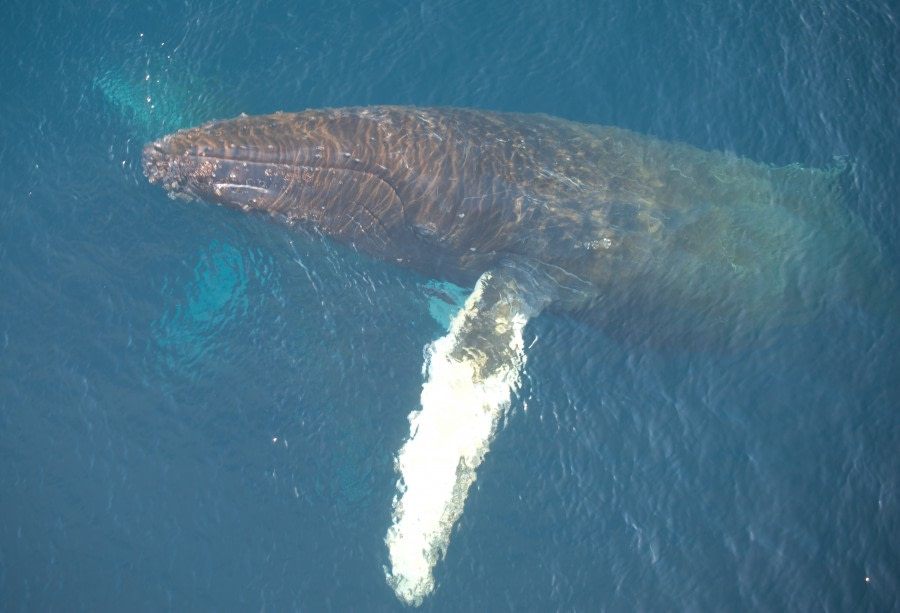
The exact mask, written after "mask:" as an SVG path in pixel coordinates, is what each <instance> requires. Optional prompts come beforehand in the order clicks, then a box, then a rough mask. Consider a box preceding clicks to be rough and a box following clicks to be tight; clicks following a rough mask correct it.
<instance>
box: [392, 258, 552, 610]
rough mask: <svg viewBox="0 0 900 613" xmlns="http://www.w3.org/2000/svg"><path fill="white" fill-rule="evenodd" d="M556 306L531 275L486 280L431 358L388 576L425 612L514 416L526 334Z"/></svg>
mask: <svg viewBox="0 0 900 613" xmlns="http://www.w3.org/2000/svg"><path fill="white" fill-rule="evenodd" d="M548 300H549V295H548V293H547V292H544V291H542V290H541V288H540V287H538V286H537V284H536V283H535V282H534V279H533V278H532V276H531V275H530V274H529V272H527V271H524V270H522V269H520V268H517V267H513V266H503V267H501V268H498V269H495V270H492V271H488V272H486V273H484V274H483V275H482V276H481V277H480V278H479V279H478V282H477V283H476V285H475V289H474V290H473V291H472V294H471V295H470V296H469V298H468V299H467V300H466V302H465V305H464V306H463V308H462V309H461V310H460V311H459V312H458V313H457V314H456V316H455V317H454V318H453V320H452V321H451V323H450V330H449V332H448V333H447V335H446V336H443V337H441V338H439V339H437V340H436V341H434V342H433V343H431V345H429V346H428V347H427V349H426V359H425V368H424V370H425V384H424V385H423V387H422V407H421V410H418V411H414V412H413V413H411V414H410V416H409V421H410V436H409V439H408V440H407V441H406V443H405V444H404V445H403V447H402V448H401V449H400V451H399V453H398V454H397V458H396V461H395V468H396V470H397V472H398V473H399V474H400V480H399V481H398V484H397V488H398V493H397V496H396V497H395V498H394V512H393V525H392V526H391V527H390V528H389V529H388V533H387V537H386V538H385V541H386V543H387V545H388V550H389V554H390V560H391V568H390V569H385V571H386V574H387V580H388V583H389V584H390V585H391V587H393V588H394V591H395V592H396V594H397V597H398V598H400V600H402V601H403V602H405V603H407V604H412V605H419V604H421V603H422V601H423V599H424V598H425V596H427V595H428V594H429V593H430V592H431V591H432V590H433V589H434V577H433V574H432V570H433V568H434V566H435V564H436V563H437V561H438V559H440V558H442V557H443V555H444V553H445V551H446V549H447V544H448V542H449V540H450V532H451V530H452V528H453V525H454V524H455V523H456V520H457V519H458V518H459V517H460V515H461V514H462V510H463V503H464V502H465V499H466V495H467V493H468V490H469V486H470V485H471V484H472V482H473V481H475V470H476V469H477V468H478V465H479V464H481V461H482V460H483V459H484V456H485V454H486V453H487V451H488V447H489V445H490V443H491V440H492V439H493V437H494V434H495V433H496V431H497V426H498V424H499V423H500V422H501V421H502V418H503V416H504V414H505V413H506V411H507V410H508V409H509V406H510V400H511V395H512V392H513V391H514V390H515V389H516V388H517V387H518V385H519V383H520V377H521V372H522V368H523V366H524V364H525V350H524V342H523V336H522V332H523V329H524V328H525V324H526V323H527V322H528V320H529V319H530V318H531V317H533V316H534V315H536V314H537V313H538V312H540V310H541V309H542V308H543V307H544V306H545V304H546V303H547V302H548Z"/></svg>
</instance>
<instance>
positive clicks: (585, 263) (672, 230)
mask: <svg viewBox="0 0 900 613" xmlns="http://www.w3.org/2000/svg"><path fill="white" fill-rule="evenodd" d="M144 169H145V174H146V176H147V177H148V178H149V180H150V181H151V182H152V183H158V184H160V185H161V186H162V187H163V188H164V189H166V190H167V191H168V192H169V195H170V196H172V197H175V198H185V199H199V200H204V201H208V202H214V203H217V204H221V205H225V206H228V207H231V208H236V209H238V210H242V211H247V212H250V211H258V212H262V213H264V214H266V215H268V216H270V217H271V218H272V219H273V220H275V221H277V222H279V223H283V224H286V225H288V226H295V225H302V226H304V227H308V228H313V229H314V230H315V231H316V232H319V233H322V234H324V235H325V236H327V237H329V238H331V239H333V240H335V241H337V242H340V243H344V244H349V245H352V246H353V247H354V248H356V249H359V250H361V251H364V252H366V253H368V254H371V255H372V256H374V257H378V258H381V259H384V260H386V261H389V262H393V263H396V264H398V265H400V266H405V267H409V268H412V269H414V270H416V271H418V272H419V273H421V274H423V275H426V276H428V277H433V278H438V279H444V280H448V281H452V282H454V283H456V284H458V285H462V286H467V287H472V286H474V290H473V292H472V294H471V296H469V298H468V300H467V301H466V304H465V305H464V307H463V309H462V310H461V311H460V312H459V313H458V314H457V315H456V317H455V318H454V319H453V321H452V322H451V325H450V330H449V331H448V333H447V335H446V336H444V337H441V338H440V339H438V340H436V341H435V342H434V343H432V344H431V345H430V346H429V347H428V350H427V352H426V372H427V375H426V381H425V383H424V385H423V390H422V397H421V399H422V406H421V408H420V409H418V410H415V411H413V412H412V414H411V415H410V422H411V423H410V436H409V438H408V439H407V441H406V442H405V444H404V445H403V447H402V449H401V450H400V452H399V453H398V455H397V459H396V467H397V470H398V473H399V474H400V479H399V482H398V494H397V496H396V498H395V500H394V523H393V525H392V526H391V527H390V528H389V530H388V535H387V538H386V541H387V544H388V549H389V556H390V560H391V567H390V568H389V569H387V571H386V574H387V579H388V583H389V584H390V585H391V586H392V587H393V588H394V590H395V592H396V594H397V596H398V597H399V598H400V599H401V600H403V601H404V602H406V603H409V604H414V605H416V604H420V603H421V602H422V601H423V599H424V598H425V596H427V594H429V593H430V592H431V591H432V590H433V588H434V577H433V568H434V566H435V564H436V562H437V561H438V560H439V559H440V558H441V557H443V555H444V554H445V552H446V549H447V544H448V542H449V537H450V533H451V530H452V527H453V525H454V523H455V521H456V520H457V519H458V517H459V516H460V514H461V512H462V506H463V502H464V500H465V497H466V494H467V492H468V489H469V486H470V485H471V483H472V482H473V481H474V479H475V476H476V475H475V469H476V468H477V466H478V465H479V464H480V463H481V461H482V460H483V458H484V455H485V453H486V452H487V450H488V446H489V443H490V441H491V440H492V439H493V437H494V435H495V434H496V431H497V428H498V424H499V423H500V422H502V418H503V416H504V414H505V411H506V410H507V409H508V407H509V405H510V395H511V392H512V391H513V390H514V389H515V388H516V387H517V386H518V384H519V376H520V373H521V372H522V369H523V367H524V364H525V349H524V344H523V337H522V331H523V329H524V327H525V325H526V324H527V322H528V321H529V319H531V318H532V317H534V316H536V315H537V314H538V313H540V312H542V311H544V310H553V311H558V312H567V313H571V314H573V315H574V316H576V317H580V318H583V319H585V320H587V321H589V322H591V323H594V324H595V325H599V326H601V327H602V328H603V329H604V330H607V331H609V332H610V334H613V335H615V336H618V337H621V338H628V339H630V340H632V341H637V342H645V341H646V342H654V341H660V342H667V341H672V340H675V341H677V342H681V341H682V340H685V339H689V338H701V339H704V340H709V339H719V340H722V339H724V340H725V344H729V343H730V342H731V341H736V340H737V339H742V338H744V337H747V336H751V337H752V336H753V335H754V334H756V333H758V331H759V330H762V329H766V328H771V327H773V326H778V325H782V324H784V323H786V322H790V321H793V320H795V319H796V318H798V317H803V316H804V313H808V312H809V311H810V310H814V309H815V308H817V307H818V306H819V305H821V303H822V301H823V296H825V295H826V293H827V288H833V287H838V288H840V290H839V291H843V292H844V293H845V294H847V295H852V294H853V293H854V292H856V291H857V290H859V288H860V287H861V286H863V285H864V284H865V283H866V282H867V280H868V279H870V278H871V275H870V274H868V272H867V270H868V269H865V267H864V266H861V265H860V262H861V261H866V260H871V259H872V258H870V257H869V252H868V251H866V247H865V246H864V244H865V242H866V241H864V240H862V239H861V238H860V237H861V236H862V235H861V234H860V231H859V229H858V228H857V225H858V224H856V222H855V221H854V220H853V219H852V218H851V217H850V216H849V214H848V213H847V211H846V210H845V209H844V207H843V206H842V205H841V202H840V190H839V187H838V183H839V181H838V177H839V174H840V173H839V170H817V169H806V168H802V167H799V166H787V167H781V168H775V167H771V166H767V165H764V164H760V163H757V162H753V161H751V160H748V159H745V158H741V157H738V156H736V155H733V154H726V153H721V152H709V151H703V150H700V149H697V148H695V147H692V146H690V145H686V144H681V143H671V142H665V141H661V140H657V139H654V138H651V137H648V136H643V135H640V134H636V133H634V132H631V131H628V130H624V129H621V128H615V127H606V126H594V125H585V124H579V123H574V122H570V121H566V120H563V119H559V118H555V117H550V116H546V115H522V114H513V113H498V112H489V111H482V110H468V109H449V108H416V107H366V108H345V109H324V110H309V111H305V112H301V113H276V114H273V115H267V116H256V117H248V116H241V117H238V118H235V119H232V120H229V121H220V122H213V123H209V124H206V125H204V126H200V127H197V128H192V129H189V130H182V131H180V132H177V133H175V134H172V135H169V136H166V137H164V138H162V139H160V140H158V141H156V142H154V143H151V144H149V145H147V147H146V148H145V150H144Z"/></svg>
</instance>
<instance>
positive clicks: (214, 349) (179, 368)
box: [151, 239, 271, 380]
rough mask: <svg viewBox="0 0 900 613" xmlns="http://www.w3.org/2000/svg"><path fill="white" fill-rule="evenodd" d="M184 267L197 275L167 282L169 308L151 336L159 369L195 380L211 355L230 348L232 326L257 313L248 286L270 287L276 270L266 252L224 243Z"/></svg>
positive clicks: (215, 244)
mask: <svg viewBox="0 0 900 613" xmlns="http://www.w3.org/2000/svg"><path fill="white" fill-rule="evenodd" d="M184 264H185V266H186V267H190V269H191V274H190V276H189V277H188V278H182V277H181V276H180V275H176V276H175V277H174V278H172V279H168V278H167V279H166V281H165V284H164V285H163V290H162V292H163V296H164V301H165V303H166V305H167V306H166V309H165V311H164V312H163V313H162V314H161V315H160V316H159V318H158V319H156V320H155V321H154V322H153V323H152V325H151V333H152V337H153V344H154V348H153V352H154V354H155V355H156V361H157V363H158V365H159V367H160V368H162V369H164V370H165V371H168V372H170V373H176V374H179V375H182V376H185V377H187V378H188V379H191V380H193V379H194V378H196V376H197V374H198V373H200V372H202V371H203V367H202V365H203V363H204V362H205V361H206V360H207V358H208V357H209V356H211V355H213V354H219V353H221V352H222V351H224V350H225V348H226V347H227V346H228V341H229V332H230V328H231V326H232V325H233V324H235V323H236V322H239V321H242V320H244V319H246V318H247V316H248V314H249V313H250V312H251V310H252V309H251V306H250V300H249V298H248V287H249V286H250V285H251V283H255V284H257V285H260V286H264V285H266V284H267V282H268V280H269V279H270V275H271V266H270V265H269V263H268V260H267V259H266V258H264V257H263V255H262V252H261V251H259V250H246V251H242V250H241V249H238V248H237V247H234V246H232V245H230V244H228V243H226V242H223V241H221V240H219V239H214V240H212V241H211V242H210V244H209V247H207V248H206V249H205V250H204V251H203V252H201V253H200V254H198V255H197V256H196V257H195V258H193V263H191V262H188V261H186V262H184Z"/></svg>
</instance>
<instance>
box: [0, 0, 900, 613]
mask: <svg viewBox="0 0 900 613" xmlns="http://www.w3.org/2000/svg"><path fill="white" fill-rule="evenodd" d="M2 17H3V19H2V21H0V23H2V25H0V28H2V36H0V111H2V113H0V117H2V119H0V288H2V290H0V466H2V469H0V609H3V610H10V611H18V610H24V611H31V610H65V611H82V610H83V611H104V610H148V611H149V610H160V609H174V610H224V611H230V610H240V611H243V610H257V609H258V610H262V609H266V610H294V609H303V610H328V609H334V610H399V609H402V608H404V607H403V606H402V605H401V603H400V602H399V601H398V600H397V599H396V598H395V596H394V594H393V592H392V591H391V589H390V588H389V586H388V585H387V584H386V582H385V580H384V571H383V566H384V565H385V564H387V550H386V547H385V544H384V534H385V529H386V527H387V526H388V525H389V524H390V511H391V509H390V500H391V498H392V497H393V495H394V484H395V481H396V475H395V473H394V469H393V455H394V453H395V452H396V450H397V449H398V448H399V446H400V444H401V443H402V441H403V439H404V437H405V436H407V434H408V422H407V415H408V413H409V411H410V410H412V409H413V408H415V407H416V406H417V404H418V402H419V393H420V391H421V385H422V372H421V369H422V358H423V355H422V350H423V347H424V346H425V345H426V344H427V343H429V342H430V341H432V340H433V339H434V338H436V337H437V336H439V335H440V334H442V331H443V328H442V324H441V323H440V322H439V321H438V319H441V317H440V316H438V315H433V313H434V311H435V307H436V306H440V304H439V302H440V301H443V302H446V300H447V299H450V300H451V301H452V299H453V298H455V297H454V296H452V295H449V296H450V297H449V298H448V295H444V294H442V295H441V296H440V297H438V298H436V297H435V293H436V291H437V292H443V291H445V290H443V289H438V290H435V288H434V287H433V286H430V285H429V283H430V282H429V280H427V279H423V278H420V277H417V276H416V275H414V274H412V273H410V272H408V271H405V270H400V269H397V268H395V267H392V266H390V265H389V264H386V263H382V262H378V261H375V260H371V259H369V258H366V257H365V256H363V255H360V254H357V253H355V252H353V251H352V250H348V249H342V248H339V247H335V246H334V245H331V244H329V243H327V242H325V241H323V240H322V239H321V238H320V237H318V236H311V235H303V234H295V233H288V232H287V231H285V230H284V229H283V228H280V227H276V226H273V225H269V224H267V223H265V222H264V221H262V220H260V219H258V218H253V217H246V216H242V215H239V214H237V213H233V212H230V211H226V210H223V209H219V208H215V207H211V206H205V205H200V204H186V203H183V202H172V201H169V200H168V199H167V198H166V197H165V195H164V193H163V192H162V190H160V189H158V188H156V187H153V186H150V185H148V184H147V182H146V180H145V179H144V178H143V176H142V172H141V169H140V149H141V147H142V146H143V144H144V143H145V142H147V141H148V140H150V139H152V138H155V137H157V136H160V135H162V134H164V133H167V132H170V131H173V130H175V129H178V128H181V127H187V126H189V125H192V124H195V123H199V122H202V121H205V120H207V119H212V118H224V117H230V116H233V115H236V114H237V113H240V112H247V113H249V114H253V113H263V112H271V111H275V110H301V109H304V108H309V107H321V106H344V105H358V104H418V105H425V104H428V105H453V106H465V107H478V108H488V109H496V110H506V111H522V112H544V113H550V114H553V115H558V116H561V117H565V118H567V119H571V120H575V121H581V122H586V123H598V124H609V125H617V126H621V127H625V128H629V129H632V130H636V131H639V132H643V133H647V134H652V135H654V136H657V137H659V138H663V139H667V140H678V141H684V142H688V143H690V144H692V145H695V146H698V147H701V148H706V149H717V150H724V151H729V152H734V153H736V154H738V155H742V156H746V157H748V158H751V159H754V160H757V161H761V162H768V163H772V164H779V165H780V164H789V163H802V164H803V165H806V166H817V167H827V166H829V165H833V164H835V163H836V162H835V157H836V156H837V157H839V158H841V159H843V160H845V161H847V162H849V164H850V165H851V166H852V172H848V174H847V177H846V181H845V182H844V183H845V185H844V191H845V200H846V206H847V208H848V210H850V211H852V212H853V214H854V215H857V216H859V218H861V220H862V222H863V223H864V224H865V226H866V228H867V229H868V232H869V233H870V235H871V238H872V240H873V241H875V242H877V244H879V245H880V249H881V250H882V252H883V253H884V254H885V261H886V262H887V263H888V266H886V267H885V269H884V270H883V275H884V277H885V278H886V279H888V280H889V281H892V282H898V281H900V208H898V205H897V203H898V202H900V180H898V176H897V169H898V168H900V147H898V143H900V113H898V112H897V102H896V101H897V100H898V99H900V72H898V69H900V31H898V25H897V24H898V18H900V13H898V10H897V9H896V8H895V7H894V6H893V5H892V4H890V3H888V2H838V1H836V0H828V1H816V2H804V3H799V2H797V3H792V4H789V3H783V2H779V3H776V2H749V1H746V0H730V1H728V2H721V3H701V2H671V1H666V0H659V1H655V2H646V1H639V2H622V1H613V2H606V3H588V2H584V3H582V2H573V3H558V2H538V1H534V2H529V1H526V2H508V1H500V2H493V3H483V2H475V1H472V0H466V1H458V2H421V3H412V2H400V1H396V2H373V3H356V2H318V3H317V2H303V3H296V2H271V3H265V4H263V3H253V2H244V1H235V2H225V3H208V2H199V1H196V0H187V1H186V2H180V3H175V2H152V1H150V2H142V3H136V4H135V3H119V4H110V5H104V4H103V3H88V4H86V5H84V6H80V5H78V4H71V3H51V2H24V1H17V0H13V1H11V2H6V3H5V4H4V7H3V10H2ZM826 299H827V297H826ZM435 300H438V301H439V302H438V303H436V302H435ZM881 307H882V308H880V309H875V310H874V311H872V312H864V311H861V310H859V309H857V308H854V307H853V306H852V305H849V304H846V303H842V302H841V301H839V300H836V301H834V305H833V306H830V307H829V308H826V309H823V311H822V313H821V314H819V315H818V316H817V317H815V318H814V319H812V320H811V321H807V322H803V323H801V324H798V325H795V326H787V327H784V328H781V329H778V330H775V331H772V332H770V333H768V335H767V337H766V338H764V339H761V342H760V343H759V346H758V347H751V348H748V349H746V350H745V351H741V352H738V353H729V354H721V353H715V352H703V351H688V350H685V351H681V352H679V351H677V350H675V351H673V350H668V351H657V350H654V349H652V348H645V347H635V346H632V345H629V344H628V343H627V342H623V341H622V340H620V339H616V338H615V337H614V336H611V335H609V334H607V333H605V332H604V331H602V330H597V329H593V328H590V327H588V326H586V325H584V324H583V323H579V322H575V321H572V320H569V319H566V318H562V317H553V316H549V315H547V316H541V317H539V318H537V319H536V320H535V321H533V322H532V323H531V324H530V325H529V328H528V329H527V339H526V340H527V341H528V345H529V353H528V363H527V367H526V381H525V383H524V385H523V387H522V389H521V390H520V392H519V394H518V397H517V399H516V401H515V402H514V406H513V412H512V414H511V416H510V418H509V420H508V423H507V424H506V425H505V428H504V429H503V431H502V432H501V433H500V435H499V436H498V438H497V440H496V441H495V442H494V444H493V445H492V447H491V451H490V454H489V456H488V458H487V459H486V461H485V463H484V464H483V465H482V466H481V468H480V469H479V476H478V481H477V482H476V483H475V485H474V486H473V490H472V492H471V493H470V495H469V498H468V500H467V503H466V510H465V513H464V514H463V516H462V519H461V520H460V523H459V524H458V526H457V527H456V529H455V531H454V535H453V539H452V541H451V544H450V548H449V550H448V552H447V556H446V559H445V560H443V562H441V563H440V564H439V565H438V567H437V570H436V578H437V588H436V590H435V592H434V594H433V595H432V596H431V597H430V598H429V599H428V600H427V601H426V602H425V604H424V605H423V607H422V609H423V610H435V611H459V610H476V609H477V610H490V609H499V610H541V611H544V610H589V611H593V610H609V611H632V610H649V611H656V610H777V611H780V610H834V611H846V610H861V611H887V610H896V609H897V608H898V607H900V580H898V576H900V575H898V573H897V569H898V568H900V491H898V475H900V457H898V452H897V449H898V448H900V412H898V408H900V386H898V384H897V379H898V373H900V359H898V351H897V349H896V347H897V346H898V343H900V328H898V323H897V322H898V319H900V317H898V305H896V304H893V303H888V304H883V305H881ZM892 569H893V570H892Z"/></svg>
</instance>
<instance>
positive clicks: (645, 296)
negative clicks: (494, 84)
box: [144, 107, 856, 338]
mask: <svg viewBox="0 0 900 613" xmlns="http://www.w3.org/2000/svg"><path fill="white" fill-rule="evenodd" d="M144 164H145V172H146V174H147V176H148V178H149V179H150V181H151V182H154V183H160V184H161V185H162V186H163V187H164V188H165V189H167V190H168V191H169V192H170V193H171V194H172V195H173V196H181V197H189V198H190V197H195V198H199V199H203V200H207V201H213V202H217V203H220V204H225V205H228V206H232V207H236V208H239V209H242V210H251V209H256V210H262V211H266V212H268V213H270V214H272V215H274V216H275V217H276V219H278V220H281V221H285V222H287V223H290V224H293V223H302V224H304V225H306V226H307V227H312V228H315V229H316V230H318V231H320V232H321V233H323V234H324V235H327V236H328V237H330V238H332V239H334V240H336V241H339V242H342V243H346V244H353V245H354V246H355V247H356V248H359V249H361V250H363V251H365V252H368V253H370V254H372V255H374V256H377V257H380V258H383V259H386V260H388V261H392V262H396V263H399V264H401V265H404V266H408V267H411V268H414V269H416V270H418V271H420V272H422V273H423V274H425V275H428V276H433V277H439V278H444V279H448V280H451V281H453V282H456V283H458V284H462V285H472V284H473V283H474V281H475V280H476V279H477V278H478V277H479V276H480V275H481V274H482V273H483V272H485V271H488V270H492V269H497V268H498V267H502V266H504V265H513V266H515V267H517V268H518V269H520V270H527V271H528V274H530V275H532V277H533V280H534V283H536V284H537V285H540V286H541V287H542V288H544V290H545V291H547V292H549V293H550V294H551V299H552V304H551V307H552V308H556V309H560V310H567V311H576V312H579V313H580V314H582V315H586V316H588V317H589V318H590V319H592V320H594V321H596V322H599V323H601V324H610V327H612V328H616V329H617V330H619V331H620V332H621V331H624V332H625V333H626V334H632V333H638V334H640V335H641V337H642V338H643V337H652V336H657V337H660V338H669V337H673V336H674V337H677V338H681V337H682V336H683V335H685V334H692V335H695V334H697V333H698V330H699V329H700V328H704V329H705V330H706V333H710V332H711V333H713V334H716V335H721V334H723V333H724V334H728V335H733V334H736V331H738V330H739V329H743V328H745V327H746V325H748V324H749V325H751V326H752V327H754V328H758V327H759V326H760V325H766V324H773V323H775V324H777V323H780V322H782V321H784V320H786V319H788V318H790V317H791V316H792V315H793V314H796V313H798V312H800V311H803V310H805V309H807V308H808V307H809V306H810V304H815V303H817V301H818V300H819V297H818V294H819V293H820V292H821V290H822V282H823V279H824V277H823V275H821V274H818V273H816V274H813V275H810V272H809V271H810V270H813V269H812V268H810V267H809V266H808V265H811V266H813V267H814V269H815V270H816V271H820V270H829V273H828V274H829V275H831V276H832V277H833V276H834V275H835V274H838V275H843V276H847V275H849V276H851V277H852V276H853V273H852V271H850V270H846V271H845V270H843V269H841V271H837V272H836V269H835V266H837V267H838V268H840V267H841V263H842V262H844V260H845V256H846V254H847V253H848V250H851V248H852V245H854V244H855V242H856V241H855V239H854V238H853V237H852V236H850V234H852V233H848V232H845V226H846V225H847V222H848V218H847V217H846V215H845V214H844V212H843V211H842V210H841V207H840V206H839V204H838V202H837V201H838V197H837V192H836V188H835V180H834V173H827V172H823V171H816V170H804V169H800V168H798V167H787V168H781V169H774V168H770V167H768V166H764V165H761V164H757V163H755V162H751V161H749V160H746V159H743V158H739V157H736V156H734V155H727V154H723V153H719V152H706V151H701V150H699V149H696V148H694V147H691V146H689V145H684V144H678V143H669V142H663V141H659V140H656V139H653V138H650V137H647V136H642V135H639V134H636V133H633V132H630V131H627V130H623V129H619V128H613V127H603V126H593V125H584V124H578V123H573V122H569V121H565V120H562V119H557V118H554V117H549V116H546V115H520V114H511V113H496V112H488V111H480V110H463V109H446V108H414V107H369V108H347V109H333V110H312V111H305V112H302V113H277V114H275V115H269V116H258V117H239V118H237V119H234V120H231V121H225V122H217V123H211V124H208V125H205V126H202V127H199V128H194V129H191V130H184V131H181V132H178V133H176V134H173V135H170V136H167V137H165V138H163V139H161V140H160V141H157V142H156V143H153V144H151V145H148V146H147V148H146V149H145V151H144ZM829 267H831V268H829ZM801 276H802V277H803V279H802V281H801V279H800V277H801ZM529 291H530V290H529ZM811 294H815V295H811ZM660 328H664V330H663V331H661V330H660Z"/></svg>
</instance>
